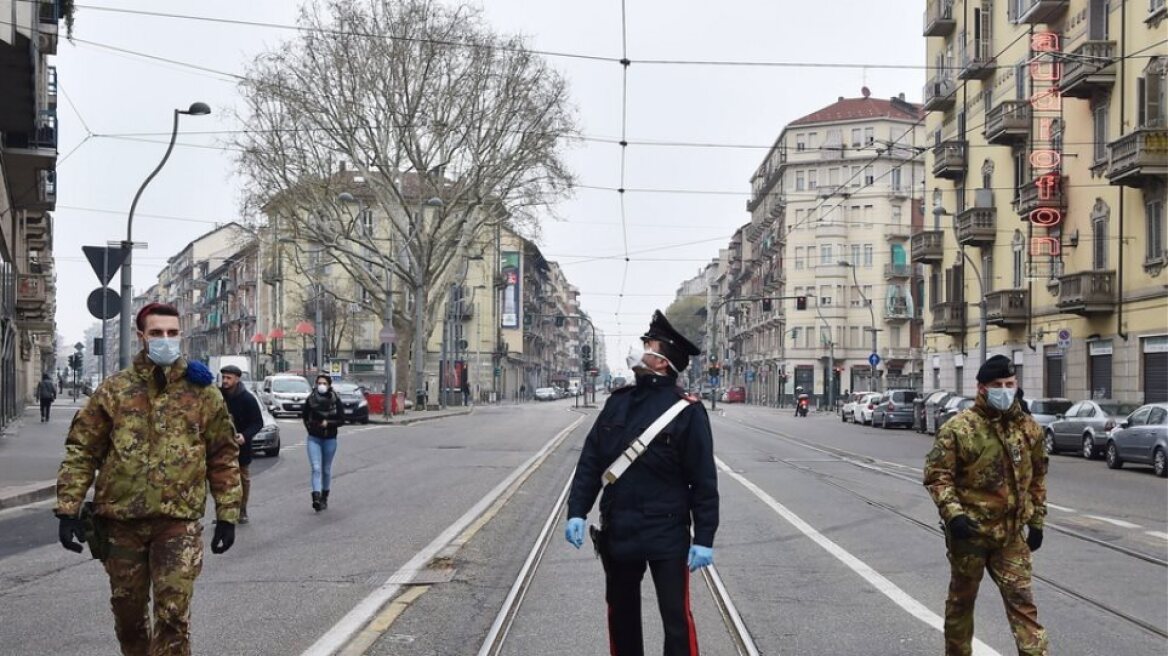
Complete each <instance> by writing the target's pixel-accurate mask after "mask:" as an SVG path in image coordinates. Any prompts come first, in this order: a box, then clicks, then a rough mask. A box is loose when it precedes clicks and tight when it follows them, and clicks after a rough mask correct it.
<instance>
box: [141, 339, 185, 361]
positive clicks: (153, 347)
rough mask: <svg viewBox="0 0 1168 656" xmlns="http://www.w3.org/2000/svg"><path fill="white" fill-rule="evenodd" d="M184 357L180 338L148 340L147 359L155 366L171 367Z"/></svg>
mask: <svg viewBox="0 0 1168 656" xmlns="http://www.w3.org/2000/svg"><path fill="white" fill-rule="evenodd" d="M180 355H182V340H181V339H179V338H178V337H151V338H150V339H148V340H146V357H148V358H150V361H151V362H153V363H154V364H157V365H160V366H163V367H169V366H170V365H172V364H174V361H175V360H177V359H178V358H179V356H180Z"/></svg>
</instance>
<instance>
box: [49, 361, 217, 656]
mask: <svg viewBox="0 0 1168 656" xmlns="http://www.w3.org/2000/svg"><path fill="white" fill-rule="evenodd" d="M156 369H157V368H156V366H155V365H154V363H153V362H151V361H150V360H148V359H147V358H146V356H145V354H144V353H139V354H138V356H137V358H135V360H134V363H133V365H132V366H131V367H130V368H128V369H125V370H123V371H120V372H118V373H116V374H114V375H113V376H111V377H110V378H109V379H108V380H107V381H106V382H105V383H103V384H102V385H101V386H100V387H99V388H98V389H97V391H96V392H94V394H93V396H92V397H91V398H90V399H89V402H88V403H86V405H85V407H84V408H82V410H81V411H80V412H78V413H77V416H76V417H74V419H73V424H72V426H70V428H69V437H68V439H67V440H66V442H65V459H64V461H63V462H62V463H61V469H60V471H59V472H58V474H57V510H56V512H57V513H58V514H59V515H69V516H76V515H77V513H78V511H79V510H80V507H81V504H82V502H83V501H84V499H85V494H86V491H87V490H88V489H89V486H90V484H91V483H94V476H95V472H96V479H97V480H96V485H95V488H94V503H95V514H96V515H97V516H98V517H100V518H102V519H104V520H105V521H106V524H107V526H108V531H109V535H110V544H111V548H110V555H109V558H107V559H106V561H105V569H106V572H107V573H108V574H109V578H110V590H111V595H110V603H111V605H112V607H113V612H114V624H115V629H116V632H117V636H118V641H119V642H120V643H121V647H122V653H123V654H125V655H126V656H162V655H171V654H181V655H186V654H189V653H190V645H189V620H190V610H189V607H190V600H191V595H192V593H193V591H194V582H195V578H196V577H197V576H198V575H199V571H200V570H201V569H202V563H203V542H202V526H201V525H200V523H199V520H200V519H201V518H202V517H203V512H204V507H205V505H206V499H207V488H208V486H209V487H210V490H211V495H212V496H213V497H214V498H215V510H216V516H217V518H218V519H219V520H220V521H225V522H231V523H235V522H236V521H238V519H239V505H240V480H239V464H238V456H239V447H238V445H237V444H236V443H235V428H234V427H233V426H232V424H231V418H230V416H229V415H228V413H227V408H226V406H225V405H224V403H223V396H222V394H220V393H219V390H217V389H216V388H214V387H211V386H201V385H198V384H196V383H193V382H191V381H190V380H187V378H186V376H185V374H186V369H187V366H186V361H185V360H182V359H180V360H179V361H177V362H175V363H174V364H173V365H171V366H170V367H169V368H168V369H165V370H164V371H165V381H166V384H165V386H162V385H160V381H159V380H157V379H156V378H155V376H156V373H155V372H156ZM151 587H153V592H154V627H153V630H151V627H150V622H149V618H148V615H147V611H148V607H147V602H148V600H149V597H150V591H151Z"/></svg>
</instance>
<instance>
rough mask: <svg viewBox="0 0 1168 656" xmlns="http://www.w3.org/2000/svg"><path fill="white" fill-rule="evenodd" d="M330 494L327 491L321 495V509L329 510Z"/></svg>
mask: <svg viewBox="0 0 1168 656" xmlns="http://www.w3.org/2000/svg"><path fill="white" fill-rule="evenodd" d="M328 493H329V491H328V490H325V491H323V492H321V493H320V509H321V510H328Z"/></svg>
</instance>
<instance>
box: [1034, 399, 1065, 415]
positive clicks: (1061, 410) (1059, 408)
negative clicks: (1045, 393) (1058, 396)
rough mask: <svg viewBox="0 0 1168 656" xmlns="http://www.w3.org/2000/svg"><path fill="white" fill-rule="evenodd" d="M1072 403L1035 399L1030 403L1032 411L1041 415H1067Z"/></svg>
mask: <svg viewBox="0 0 1168 656" xmlns="http://www.w3.org/2000/svg"><path fill="white" fill-rule="evenodd" d="M1072 405H1074V404H1073V403H1071V402H1070V401H1035V402H1033V403H1031V404H1030V411H1031V412H1033V413H1036V414H1040V415H1065V414H1067V410H1070V409H1071V406H1072Z"/></svg>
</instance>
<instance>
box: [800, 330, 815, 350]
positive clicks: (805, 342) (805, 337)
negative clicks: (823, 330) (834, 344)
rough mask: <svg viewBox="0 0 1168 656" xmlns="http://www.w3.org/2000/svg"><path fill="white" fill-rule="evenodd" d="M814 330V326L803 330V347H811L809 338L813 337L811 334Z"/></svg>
mask: <svg viewBox="0 0 1168 656" xmlns="http://www.w3.org/2000/svg"><path fill="white" fill-rule="evenodd" d="M814 332H815V329H814V328H808V329H807V330H804V331H803V347H804V348H811V340H812V339H814V336H813V335H812V333H814Z"/></svg>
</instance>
